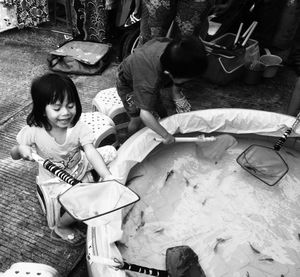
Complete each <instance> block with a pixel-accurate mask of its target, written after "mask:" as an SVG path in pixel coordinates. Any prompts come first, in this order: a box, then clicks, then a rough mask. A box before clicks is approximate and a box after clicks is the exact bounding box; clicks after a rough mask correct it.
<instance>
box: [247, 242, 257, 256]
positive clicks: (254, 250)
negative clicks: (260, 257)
mask: <svg viewBox="0 0 300 277" xmlns="http://www.w3.org/2000/svg"><path fill="white" fill-rule="evenodd" d="M249 245H250V247H251V249H252V251H253V252H254V253H255V254H260V251H258V250H257V249H256V248H254V247H253V245H252V244H251V243H250V242H249Z"/></svg>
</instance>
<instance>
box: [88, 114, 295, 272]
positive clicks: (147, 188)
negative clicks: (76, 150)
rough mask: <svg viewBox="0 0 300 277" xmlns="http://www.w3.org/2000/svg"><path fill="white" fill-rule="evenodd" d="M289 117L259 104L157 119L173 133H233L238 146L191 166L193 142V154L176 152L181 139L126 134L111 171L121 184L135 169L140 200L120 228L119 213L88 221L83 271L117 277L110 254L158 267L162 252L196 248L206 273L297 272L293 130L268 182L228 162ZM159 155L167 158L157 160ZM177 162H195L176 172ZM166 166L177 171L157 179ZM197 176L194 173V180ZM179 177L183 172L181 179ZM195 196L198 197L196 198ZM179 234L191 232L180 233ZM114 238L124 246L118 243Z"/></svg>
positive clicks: (275, 133) (270, 136) (276, 132)
mask: <svg viewBox="0 0 300 277" xmlns="http://www.w3.org/2000/svg"><path fill="white" fill-rule="evenodd" d="M294 120H295V118H294V117H291V116H287V115H283V114H277V113H272V112H264V111H257V110H246V109H211V110H202V111H195V112H190V113H185V114H177V115H174V116H171V117H169V118H166V119H164V120H163V121H162V125H163V126H164V127H166V128H167V130H168V131H169V132H171V133H181V134H183V135H189V134H190V135H191V134H192V135H195V134H198V133H204V134H207V135H208V136H209V135H212V134H214V135H219V134H223V133H227V134H231V135H233V136H234V137H235V138H236V139H237V141H238V146H237V148H233V149H232V150H230V153H229V154H228V155H227V154H226V155H227V156H226V157H224V158H222V159H220V160H219V161H217V162H216V163H210V162H209V161H205V160H202V161H201V163H200V164H196V162H195V155H194V153H193V149H195V145H191V144H190V145H189V146H188V148H189V149H190V150H191V152H188V153H187V154H184V155H186V156H185V158H182V157H181V156H180V155H181V154H180V153H184V152H182V148H181V147H182V144H178V145H171V146H165V145H161V144H159V143H158V142H156V141H154V138H155V137H157V135H156V134H155V133H154V132H153V131H151V130H149V129H148V128H144V129H142V130H141V131H139V132H138V133H136V134H135V135H134V136H132V137H131V138H129V140H128V141H126V142H125V143H124V144H123V145H122V146H121V148H120V149H119V150H118V157H117V159H116V160H115V161H114V162H113V163H112V165H111V171H112V172H113V174H114V175H116V176H119V177H120V178H121V180H122V182H123V183H126V181H127V179H131V178H132V177H133V176H137V175H136V174H139V175H140V177H139V178H140V179H139V178H136V179H135V180H134V181H132V182H131V184H130V186H131V188H133V189H135V190H136V191H137V192H138V194H139V195H140V196H141V200H140V202H138V203H136V204H135V206H134V208H132V211H131V214H130V215H129V218H130V219H129V220H128V218H126V221H127V222H129V223H128V224H125V225H124V226H123V227H124V231H123V230H122V229H121V227H122V213H121V212H118V213H114V214H110V215H107V216H105V217H101V218H99V220H98V221H94V222H92V225H90V226H89V227H88V235H87V253H88V269H89V274H90V277H98V276H105V277H121V276H122V277H124V276H125V272H124V271H121V270H115V269H114V268H113V267H111V265H113V264H114V260H113V259H114V258H117V259H118V260H121V259H122V258H123V259H126V261H127V262H131V263H136V264H141V265H144V266H150V267H153V268H158V269H162V270H164V269H165V268H164V267H165V253H166V248H168V247H170V246H177V245H183V244H187V245H189V246H190V247H191V248H192V249H194V251H195V252H196V253H197V255H198V257H199V263H200V264H201V266H202V268H203V269H204V271H205V273H206V276H207V277H219V276H228V277H229V276H230V277H232V276H256V277H260V276H285V277H296V276H300V257H299V254H298V253H299V251H300V245H299V238H298V233H299V230H300V216H299V203H300V186H299V181H300V176H299V173H297V172H298V171H299V170H298V165H299V162H300V128H299V127H298V128H297V129H296V130H295V132H294V133H293V134H292V135H291V137H290V138H289V139H288V140H287V142H286V144H285V146H284V148H283V149H282V150H281V155H282V156H283V157H284V159H285V160H286V161H287V163H288V164H289V167H290V171H289V172H288V174H287V175H286V176H285V177H284V178H283V179H282V180H281V181H280V182H279V183H278V184H277V185H276V186H273V187H269V186H267V185H266V184H264V183H262V182H261V181H259V180H257V179H256V178H254V177H253V176H252V175H251V174H249V173H248V172H246V171H245V170H243V169H242V168H241V167H240V166H239V165H238V164H237V163H236V161H235V158H236V157H237V156H238V154H239V153H240V152H241V151H242V150H243V149H244V148H245V147H246V146H247V145H249V144H252V143H254V142H259V143H262V144H271V145H272V143H274V142H275V141H276V140H277V137H279V136H281V135H282V134H283V132H284V131H285V129H286V127H289V126H292V124H293V122H294ZM239 143H240V144H239ZM172 147H173V148H172ZM176 147H178V149H176ZM164 154H165V155H166V156H167V157H166V159H165V160H163V161H162V160H161V158H162V157H163V155H164ZM168 155H169V156H168ZM185 159H186V160H189V161H192V165H193V166H191V165H190V164H189V166H188V167H185V168H184V167H183V166H184V163H185ZM149 164H150V167H147V165H149ZM170 164H171V166H172V168H173V169H174V171H175V173H174V175H173V177H172V176H171V177H170V178H171V179H170V181H171V182H168V184H167V185H162V184H161V182H159V179H160V177H161V176H163V175H162V172H163V171H164V170H166V167H167V166H169V165H170ZM155 166H156V167H157V169H155ZM211 167H212V168H211ZM141 172H142V174H141ZM193 172H194V173H193ZM195 172H196V175H197V174H198V173H197V172H199V174H200V175H201V178H200V180H199V179H197V178H198V177H197V176H196V175H195ZM149 174H150V175H149ZM180 174H183V176H184V178H188V181H186V180H185V181H184V182H183V183H182V185H181V183H180V182H179V180H181V179H182V178H183V177H180V178H181V179H180V178H179V177H178V176H180ZM185 174H187V175H185ZM191 174H194V175H195V176H192V175H191ZM148 175H149V176H148ZM184 178H183V179H182V180H184ZM195 182H196V183H195ZM194 183H195V184H194ZM155 186H156V187H155ZM169 186H173V187H171V189H170V187H169ZM180 190H182V191H180ZM196 196H197V197H200V198H201V197H203V199H202V198H201V199H202V200H201V201H198V200H197V199H198V198H195V197H196ZM164 197H165V198H164ZM158 198H164V199H165V202H164V201H158V200H160V199H158ZM200 198H199V199H200ZM196 200H197V201H196ZM99 201H101V199H99ZM174 203H175V204H176V205H174ZM189 203H190V204H189ZM172 205H173V206H172ZM153 207H156V208H155V209H153ZM170 207H172V209H171V208H170ZM149 208H151V209H149ZM127 211H128V209H127ZM142 211H143V213H142ZM215 211H216V212H215ZM141 215H143V216H144V222H143V224H141V222H140V221H141ZM153 215H155V216H153ZM194 215H196V217H195V218H196V221H193V220H194V219H193V218H194ZM174 219H175V221H174ZM176 220H178V222H176ZM187 227H188V228H187ZM186 233H190V235H192V236H190V237H189V238H188V239H182V238H181V236H182V235H186ZM124 238H125V239H124ZM120 240H122V241H123V242H125V247H124V244H119V248H118V247H117V246H116V242H117V241H120ZM220 241H222V243H219V244H218V242H220ZM247 274H248V275H247ZM133 276H140V275H133Z"/></svg>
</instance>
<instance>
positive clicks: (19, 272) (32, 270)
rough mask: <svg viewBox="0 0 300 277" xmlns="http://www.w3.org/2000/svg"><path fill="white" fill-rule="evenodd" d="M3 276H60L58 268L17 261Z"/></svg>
mask: <svg viewBox="0 0 300 277" xmlns="http://www.w3.org/2000/svg"><path fill="white" fill-rule="evenodd" d="M2 276H3V277H33V276H35V277H60V276H61V275H60V274H59V273H58V272H57V270H56V269H55V268H53V267H51V266H49V265H45V264H39V263H23V262H21V263H15V264H13V265H12V266H11V267H10V269H8V270H7V271H5V272H4V275H2Z"/></svg>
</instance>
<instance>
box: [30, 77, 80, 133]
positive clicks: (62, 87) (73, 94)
mask: <svg viewBox="0 0 300 277" xmlns="http://www.w3.org/2000/svg"><path fill="white" fill-rule="evenodd" d="M30 92H31V98H32V102H33V107H32V111H31V112H30V114H29V115H28V117H27V124H28V125H29V126H32V125H33V126H37V127H44V128H45V129H46V130H51V125H50V124H49V122H48V119H47V117H46V115H45V108H46V106H47V105H48V104H54V103H56V102H57V101H59V102H61V103H62V102H63V101H64V98H65V97H66V96H67V99H68V102H70V103H75V105H76V115H75V117H74V119H73V121H72V125H73V126H74V125H75V124H76V123H77V122H78V120H79V118H80V116H81V113H82V107H81V103H80V99H79V95H78V92H77V89H76V86H75V84H74V83H73V81H72V80H71V79H70V78H69V77H68V76H64V75H60V74H57V73H46V74H44V75H43V76H41V77H38V78H36V79H34V80H33V82H32V84H31V91H30Z"/></svg>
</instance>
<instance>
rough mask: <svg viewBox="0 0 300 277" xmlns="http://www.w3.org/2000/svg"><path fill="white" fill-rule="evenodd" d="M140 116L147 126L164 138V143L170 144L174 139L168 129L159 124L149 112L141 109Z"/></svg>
mask: <svg viewBox="0 0 300 277" xmlns="http://www.w3.org/2000/svg"><path fill="white" fill-rule="evenodd" d="M140 117H141V119H142V121H143V123H144V124H145V125H146V126H147V127H148V128H150V129H151V130H153V131H154V132H155V133H157V134H159V135H160V136H161V137H162V138H163V139H164V140H163V143H164V144H170V143H173V142H174V141H175V138H174V137H173V136H172V135H171V134H170V133H168V131H167V130H166V129H165V128H164V127H163V126H162V125H160V123H159V122H158V121H157V120H156V118H155V117H154V116H153V114H152V113H151V112H149V111H147V110H143V109H141V112H140Z"/></svg>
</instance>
